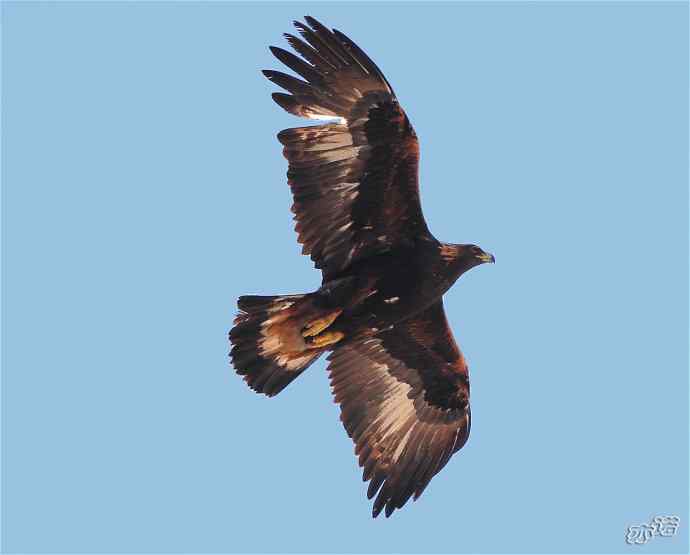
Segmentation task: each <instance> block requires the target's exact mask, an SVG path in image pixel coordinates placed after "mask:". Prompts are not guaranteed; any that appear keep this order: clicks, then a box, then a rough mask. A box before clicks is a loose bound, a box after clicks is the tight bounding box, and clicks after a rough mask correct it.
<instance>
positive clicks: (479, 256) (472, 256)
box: [463, 245, 496, 269]
mask: <svg viewBox="0 0 690 555" xmlns="http://www.w3.org/2000/svg"><path fill="white" fill-rule="evenodd" d="M463 247H465V248H464V249H463V250H464V251H465V253H464V257H465V258H467V260H468V262H470V263H471V265H470V266H469V268H472V267H473V266H478V265H479V264H486V263H487V262H490V263H491V264H494V263H495V262H496V258H494V255H493V254H491V253H488V252H486V251H484V250H482V249H481V248H480V247H478V246H477V245H463ZM469 268H468V269H469Z"/></svg>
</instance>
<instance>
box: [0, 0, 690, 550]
mask: <svg viewBox="0 0 690 555" xmlns="http://www.w3.org/2000/svg"><path fill="white" fill-rule="evenodd" d="M307 13H309V14H312V15H314V16H317V17H319V18H320V19H322V20H323V22H325V23H326V24H328V25H331V26H335V27H337V28H340V29H341V30H343V31H344V32H345V33H346V34H348V35H350V36H351V37H352V38H353V39H354V40H356V41H357V42H358V43H359V44H360V46H362V47H363V48H364V49H365V50H366V51H367V52H368V53H369V54H370V56H371V57H372V58H373V59H374V60H375V61H376V62H377V63H378V65H379V66H380V67H381V68H382V69H383V71H384V72H385V74H386V76H387V77H388V79H389V80H390V82H391V83H392V84H393V86H394V88H395V90H396V91H397V93H398V96H399V99H400V101H401V103H402V105H403V106H404V107H405V109H406V110H407V113H408V115H409V116H410V118H411V120H412V122H413V124H414V126H415V128H416V130H417V133H418V135H419V137H420V140H421V149H422V160H421V182H422V203H423V207H424V212H425V215H426V218H427V220H428V222H429V225H430V228H431V229H432V231H433V232H434V234H435V235H436V236H437V237H438V238H440V239H443V240H447V241H453V242H476V243H478V244H480V245H481V246H483V247H484V248H485V249H487V250H489V251H491V252H493V253H495V254H496V258H497V264H496V265H495V266H489V265H487V266H483V267H480V268H477V269H475V270H473V271H471V272H470V273H469V274H467V275H466V276H464V277H463V278H462V279H461V280H460V281H459V282H458V283H457V284H456V286H455V287H454V288H453V289H452V290H451V291H450V292H449V293H448V294H447V295H446V298H445V301H446V308H447V311H448V317H449V319H450V322H451V324H452V327H453V330H454V332H455V335H456V337H457V339H458V342H459V343H460V345H461V346H462V348H463V349H464V352H465V354H466V356H467V359H468V361H469V364H470V370H471V378H472V416H473V422H472V435H471V437H470V440H469V442H468V444H467V445H466V447H465V448H464V449H463V450H462V451H461V452H460V453H459V454H458V455H456V456H455V457H454V458H453V459H452V460H451V462H450V463H449V464H448V466H447V467H446V468H445V469H444V470H443V472H442V473H441V474H440V475H438V476H437V477H436V478H435V479H434V480H433V481H432V483H431V485H430V487H429V488H428V489H427V491H426V492H425V494H424V495H423V497H422V498H421V499H420V500H419V501H418V502H416V503H413V504H410V505H408V506H406V507H405V509H404V510H402V511H399V512H396V513H395V515H394V517H393V518H391V519H389V520H385V519H382V518H379V519H377V520H372V519H371V516H370V512H371V504H370V502H368V501H367V500H366V497H365V491H366V486H365V485H364V484H363V483H362V481H361V472H360V470H359V469H358V467H357V464H356V460H355V457H354V456H353V447H352V444H351V442H350V440H349V438H348V437H347V436H346V434H345V431H344V430H343V429H342V426H341V424H340V422H339V419H338V414H339V410H338V408H337V407H336V405H334V404H333V402H332V399H331V394H330V391H329V387H328V382H327V376H326V372H325V363H324V361H320V362H319V363H317V364H316V365H314V366H313V367H312V368H311V369H310V371H309V372H307V373H306V374H305V375H304V376H303V377H301V378H300V379H299V380H298V381H297V382H296V383H294V384H293V385H291V386H290V387H289V388H288V389H287V390H286V391H284V392H283V393H282V394H281V395H280V396H279V397H277V398H274V399H267V398H264V397H261V396H258V395H256V394H254V393H253V392H251V391H250V390H249V389H248V388H247V387H246V386H245V385H244V383H243V382H242V380H241V379H240V378H238V377H237V376H236V375H234V373H233V371H232V370H231V368H230V366H229V363H228V359H227V351H228V344H227V339H226V334H227V331H228V329H229V328H230V326H231V322H232V319H233V316H234V313H235V299H236V297H237V296H239V295H241V294H247V293H258V294H271V293H296V292H302V291H308V290H312V289H314V288H315V287H317V285H318V283H319V281H320V275H319V273H318V272H317V271H315V270H314V269H313V268H312V266H311V263H310V261H309V259H308V258H307V257H302V256H300V255H299V252H300V247H299V246H298V245H297V243H296V241H295V234H294V232H293V230H292V222H291V214H290V212H289V206H290V203H291V199H290V195H289V190H288V187H287V185H286V182H285V171H286V162H285V160H284V159H283V158H282V156H281V147H280V145H279V144H278V142H277V140H276V139H275V135H276V133H277V132H278V131H280V130H281V129H283V128H286V127H290V126H296V125H299V124H300V121H299V120H298V119H297V118H294V117H292V116H290V115H288V114H286V113H284V112H282V111H281V110H280V109H279V108H278V107H277V106H276V105H275V104H274V103H273V102H272V101H271V99H270V93H271V92H273V91H274V90H276V89H275V88H274V87H273V86H272V85H271V84H270V83H269V82H268V81H266V80H265V79H264V78H263V76H262V75H261V74H260V73H259V70H260V69H263V68H277V67H278V63H277V61H275V60H273V59H272V56H271V55H270V53H269V52H268V49H267V46H268V45H269V44H278V45H282V46H284V45H285V43H284V41H283V40H282V38H281V34H282V33H283V32H285V31H289V30H290V27H291V25H290V22H291V20H292V19H295V18H298V17H301V16H303V15H304V14H307ZM2 23H3V29H2V47H3V52H2V55H3V57H2V62H3V68H2V69H3V73H2V79H3V98H2V100H3V106H2V108H3V111H2V118H3V145H2V148H3V168H2V171H3V173H2V178H3V197H2V203H3V229H2V231H3V269H4V274H3V287H4V288H3V309H4V312H3V317H4V320H3V324H4V325H3V334H4V335H3V357H4V358H3V382H2V386H3V413H2V416H3V455H4V458H3V478H4V481H3V509H4V510H3V515H2V518H3V520H2V524H3V547H4V549H5V550H6V551H14V552H17V551H21V552H25V553H28V552H84V551H86V552H106V551H107V552H140V553H146V552H238V551H241V552H276V551H287V552H299V551H303V552H332V551H340V552H343V551H344V552H357V553H361V552H369V553H372V552H389V553H390V552H398V553H407V552H463V553H470V552H484V553H489V552H540V553H541V552H563V551H568V552H598V553H610V552H627V551H629V550H631V548H629V547H628V546H627V545H626V544H625V543H624V534H625V530H626V528H627V527H628V526H629V525H632V524H639V523H642V522H645V521H648V520H649V519H650V518H651V517H653V516H655V515H667V514H668V515H673V514H675V515H679V516H680V517H681V529H680V532H679V535H678V536H677V537H675V538H656V539H654V540H653V541H652V543H651V544H650V545H649V546H648V547H647V548H645V549H644V551H645V552H652V551H654V552H669V553H671V552H675V553H680V552H687V549H688V535H687V533H688V524H689V523H688V291H687V285H688V218H687V216H688V190H687V182H688V104H687V101H688V96H687V94H688V67H689V65H688V7H687V4H686V3H681V2H677V3H661V2H659V3H650V4H647V3H642V2H639V3H634V4H626V3H622V2H616V3H607V4H603V3H602V4H597V3H589V2H582V3H568V4H561V3H556V4H553V3H543V2H535V3H508V4H507V3H493V2H492V3H486V4H481V5H478V4H474V3H460V4H451V3H444V4H431V3H426V4H424V5H419V4H413V3H408V4H393V3H389V4H365V3H357V4H351V5H341V4H319V3H309V4H304V3H302V4H300V3H287V2H286V3H281V4H268V3H255V4H252V5H249V4H233V3H203V4H191V3H174V4H171V3H145V4H131V3H124V2H123V3H107V4H105V3H104V4H101V3H55V4H53V3H3V6H2ZM640 552H642V550H640Z"/></svg>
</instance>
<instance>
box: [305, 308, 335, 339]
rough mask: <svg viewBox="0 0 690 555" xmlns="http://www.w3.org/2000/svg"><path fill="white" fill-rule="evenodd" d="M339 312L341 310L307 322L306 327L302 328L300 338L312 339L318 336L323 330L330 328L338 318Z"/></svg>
mask: <svg viewBox="0 0 690 555" xmlns="http://www.w3.org/2000/svg"><path fill="white" fill-rule="evenodd" d="M341 312H342V310H336V311H335V312H331V313H330V314H326V316H324V317H323V318H319V319H317V320H314V321H313V322H309V323H308V324H307V325H306V326H304V330H302V337H313V336H315V335H318V334H320V333H321V332H322V331H323V330H325V329H326V328H327V327H328V326H330V325H331V324H332V323H333V322H334V321H335V319H336V318H337V317H338V316H340V314H341Z"/></svg>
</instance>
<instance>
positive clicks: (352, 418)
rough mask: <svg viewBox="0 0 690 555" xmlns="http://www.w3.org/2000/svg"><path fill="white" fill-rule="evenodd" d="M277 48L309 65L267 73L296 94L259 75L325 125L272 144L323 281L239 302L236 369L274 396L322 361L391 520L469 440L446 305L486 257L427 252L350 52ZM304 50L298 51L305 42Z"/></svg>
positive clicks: (387, 138)
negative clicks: (284, 162) (279, 152)
mask: <svg viewBox="0 0 690 555" xmlns="http://www.w3.org/2000/svg"><path fill="white" fill-rule="evenodd" d="M307 22H308V23H309V25H310V27H307V26H306V25H304V24H302V23H295V25H296V26H297V28H298V29H299V31H300V33H301V34H302V37H303V39H304V40H300V39H298V38H296V37H294V36H291V35H286V36H287V37H288V41H289V42H290V44H291V45H292V46H293V48H295V50H296V51H297V52H298V53H299V54H301V55H302V57H303V58H304V59H305V60H306V61H307V62H309V63H305V62H304V61H303V60H301V59H299V58H297V57H296V56H294V55H292V54H290V53H289V52H286V51H284V50H281V49H278V48H272V51H273V53H274V54H275V55H276V57H277V58H278V59H279V60H281V61H282V62H283V63H285V64H286V65H287V66H288V67H290V68H291V69H293V70H294V71H295V72H296V73H298V74H300V75H301V76H302V77H303V78H304V79H305V81H302V80H299V79H296V78H294V77H291V76H289V75H286V74H283V73H279V72H276V71H265V72H264V74H265V75H266V76H267V77H268V78H269V79H271V80H272V81H274V82H275V83H276V84H278V85H280V86H281V87H283V88H285V89H286V90H288V91H289V92H290V93H291V94H289V95H288V94H282V93H275V94H274V95H273V98H274V100H275V101H276V102H277V103H278V104H279V105H280V106H282V107H283V108H284V109H286V110H287V111H289V112H291V113H293V114H296V115H300V116H303V117H308V118H312V119H330V120H334V121H332V122H331V123H327V124H323V125H318V126H311V127H301V128H294V129H287V130H284V131H282V132H281V133H280V134H279V135H278V139H279V140H280V142H281V143H282V144H283V145H284V151H283V152H284V154H285V156H286V158H287V159H288V161H289V169H288V183H289V184H290V187H291V189H292V192H293V196H294V201H295V202H294V204H293V211H294V213H295V220H296V221H297V224H296V230H297V232H298V234H299V237H298V240H299V241H300V242H301V243H302V244H303V245H304V249H303V252H304V253H305V254H310V255H311V258H312V259H313V260H314V263H315V265H316V266H317V268H320V269H321V271H322V274H323V280H322V286H321V287H320V288H319V289H318V290H317V291H315V292H313V293H307V294H301V295H281V296H245V297H240V299H239V301H238V306H239V308H240V310H241V312H240V314H239V315H238V317H237V319H236V320H235V324H236V325H235V327H234V328H233V329H232V331H231V332H230V340H231V342H232V344H233V348H232V351H231V357H232V360H233V363H234V365H235V368H236V369H237V371H238V373H240V374H242V375H244V377H245V380H246V381H247V383H248V384H249V386H250V387H252V389H254V390H256V391H258V392H261V393H265V394H267V395H269V396H272V395H275V394H277V393H278V392H280V391H281V390H282V389H283V388H284V387H286V386H287V385H288V384H289V383H290V382H291V381H292V380H294V379H295V378H296V377H297V376H299V375H300V374H301V373H302V372H303V371H304V370H305V369H306V368H307V367H308V366H309V365H310V364H311V363H312V362H314V361H315V360H316V359H317V358H318V357H319V356H320V355H321V354H323V353H324V352H326V351H332V353H331V355H330V357H329V360H330V364H329V372H330V377H331V385H332V388H333V392H334V395H335V399H336V401H337V402H338V403H340V405H341V409H342V417H341V419H342V421H343V423H344V425H345V428H346V430H347V432H348V434H349V435H350V437H352V438H353V440H354V441H355V444H356V449H355V451H356V453H357V454H358V456H359V462H360V465H361V466H363V467H364V479H365V480H371V483H370V485H369V492H368V495H369V497H373V496H374V495H377V498H376V501H375V503H374V516H376V515H378V513H379V512H380V511H381V510H382V509H383V508H384V507H385V509H386V515H387V516H388V515H390V514H391V513H392V512H393V510H395V509H396V508H400V507H402V505H403V504H404V503H405V502H406V501H407V500H408V499H409V498H410V497H411V496H412V495H414V497H415V498H417V497H418V496H419V495H421V493H422V491H423V490H424V488H425V487H426V485H427V484H428V483H429V480H431V478H432V477H433V476H434V475H435V474H436V473H437V472H438V471H439V470H440V469H441V468H442V467H443V466H444V465H445V464H446V462H447V461H448V459H449V458H450V456H451V455H452V454H453V453H454V452H456V451H457V450H459V449H460V448H461V447H462V446H463V445H464V443H465V441H466V440H467V437H468V435H469V430H470V408H469V375H468V369H467V365H466V363H465V359H464V357H463V356H462V354H461V352H460V350H459V349H458V347H457V345H456V344H455V341H454V339H453V337H452V334H451V332H450V329H449V328H448V324H447V321H446V317H445V314H444V311H443V301H442V296H443V294H444V293H445V292H446V291H447V290H448V289H449V288H450V287H451V286H452V285H453V283H454V282H455V281H456V280H457V279H458V277H459V276H460V275H462V274H463V273H464V272H466V271H467V270H469V269H470V268H472V267H473V266H476V265H478V264H481V263H484V262H493V256H491V255H489V254H487V253H485V252H484V251H482V250H481V249H480V248H479V247H476V246H474V245H456V244H448V243H442V242H439V241H437V240H436V239H435V238H434V237H433V236H432V235H431V233H430V232H429V230H428V228H427V226H426V223H425V221H424V218H423V216H422V211H421V205H420V202H419V186H418V162H419V144H418V142H417V137H416V135H415V132H414V130H413V128H412V126H411V125H410V122H409V120H408V119H407V116H406V115H405V113H404V111H403V110H402V108H401V107H400V105H399V103H398V101H397V98H396V97H395V94H394V93H393V90H392V89H391V87H390V85H389V84H388V82H387V81H386V79H385V77H384V76H383V74H382V73H381V71H380V70H379V69H378V68H377V67H376V65H375V64H374V63H373V62H372V61H371V60H370V59H369V57H368V56H367V55H366V54H364V52H363V51H362V50H361V49H359V47H357V46H356V45H355V44H354V43H353V42H352V41H351V40H350V39H348V38H347V37H346V36H345V35H343V34H342V33H340V32H338V31H335V30H334V31H330V30H328V29H327V28H325V27H324V26H322V25H321V24H320V23H319V22H317V21H316V20H314V19H313V18H310V17H307ZM305 41H306V42H305Z"/></svg>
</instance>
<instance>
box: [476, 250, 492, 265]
mask: <svg viewBox="0 0 690 555" xmlns="http://www.w3.org/2000/svg"><path fill="white" fill-rule="evenodd" d="M477 258H478V259H479V260H481V261H482V263H485V262H491V264H494V263H495V262H496V258H494V255H493V254H489V253H488V252H483V253H482V254H480V255H479V256H477Z"/></svg>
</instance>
